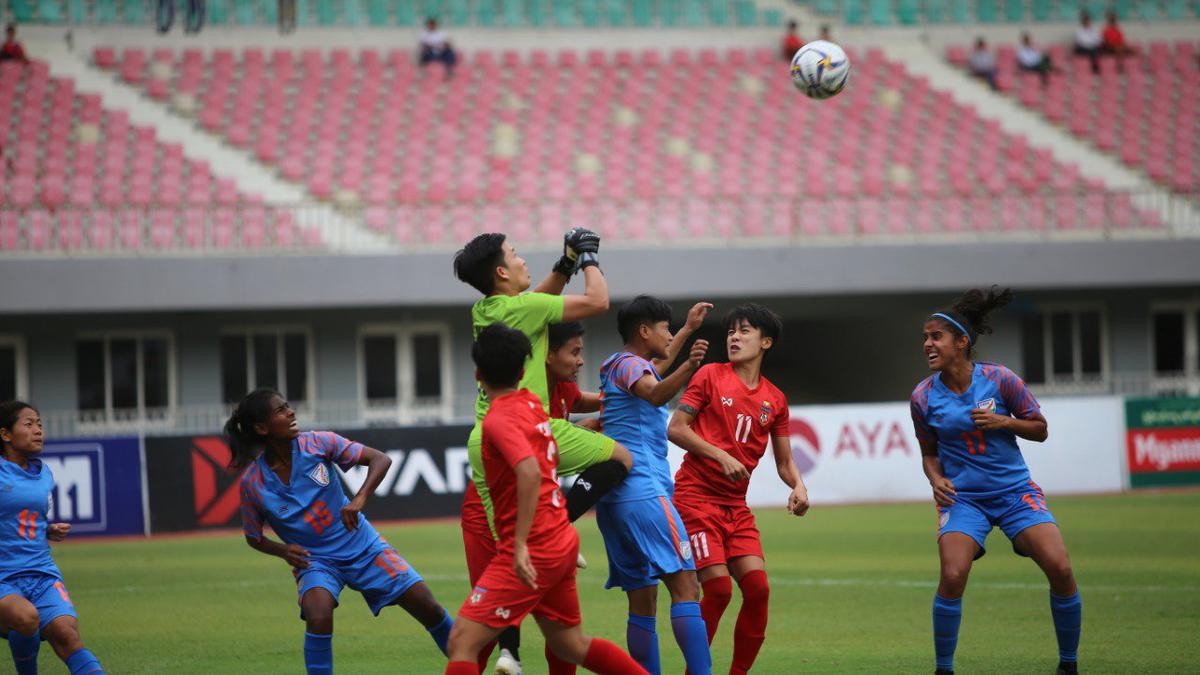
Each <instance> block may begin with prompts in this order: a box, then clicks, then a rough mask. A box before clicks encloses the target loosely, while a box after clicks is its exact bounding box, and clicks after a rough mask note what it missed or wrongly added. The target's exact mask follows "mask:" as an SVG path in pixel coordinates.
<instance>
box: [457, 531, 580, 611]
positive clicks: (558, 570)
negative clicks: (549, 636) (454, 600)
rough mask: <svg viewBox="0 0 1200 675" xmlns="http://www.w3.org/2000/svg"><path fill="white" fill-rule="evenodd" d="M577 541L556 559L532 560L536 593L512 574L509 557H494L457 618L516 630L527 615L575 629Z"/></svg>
mask: <svg viewBox="0 0 1200 675" xmlns="http://www.w3.org/2000/svg"><path fill="white" fill-rule="evenodd" d="M578 555H579V538H578V537H576V538H575V542H574V544H573V545H572V546H571V548H570V553H569V554H567V555H562V556H561V557H557V558H549V559H539V558H536V557H535V558H534V561H533V565H534V567H535V568H537V573H538V574H537V584H538V587H537V588H536V589H534V588H530V587H528V586H526V585H525V583H524V582H523V581H521V579H520V577H518V576H517V573H516V571H514V570H513V558H512V554H511V553H507V552H505V553H498V554H497V555H496V556H495V557H494V558H492V562H491V564H489V565H488V566H487V569H486V570H484V572H483V576H481V577H480V579H479V581H478V582H477V583H475V584H474V585H473V587H472V589H471V595H469V596H467V601H466V602H464V603H463V606H462V609H460V610H458V615H459V617H462V618H466V619H470V620H471V621H476V622H478V623H482V624H484V625H485V626H491V627H492V628H506V627H508V626H519V625H520V624H521V621H522V620H523V619H524V618H525V617H526V616H529V615H530V614H533V615H534V616H536V617H540V618H543V619H549V620H551V621H553V622H555V623H557V624H559V625H562V626H568V627H569V626H578V625H579V624H580V623H582V622H583V617H582V616H580V614H579V592H578V591H577V590H576V589H575V571H576V568H575V560H576V558H577V557H578Z"/></svg>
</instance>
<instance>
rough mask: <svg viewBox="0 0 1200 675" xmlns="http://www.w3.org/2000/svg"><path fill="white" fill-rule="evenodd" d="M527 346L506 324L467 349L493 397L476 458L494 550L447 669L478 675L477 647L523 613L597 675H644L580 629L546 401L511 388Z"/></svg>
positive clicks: (449, 673)
mask: <svg viewBox="0 0 1200 675" xmlns="http://www.w3.org/2000/svg"><path fill="white" fill-rule="evenodd" d="M531 352H532V348H531V346H530V343H529V338H527V337H526V336H525V334H524V333H522V332H521V331H518V330H514V329H511V328H508V327H507V326H505V325H503V324H492V325H490V326H488V327H487V328H484V329H483V330H482V331H481V332H480V333H479V336H478V338H477V339H476V342H475V345H474V346H473V347H472V348H471V358H472V359H473V360H474V361H475V368H476V377H477V378H478V379H479V381H480V384H481V385H482V387H483V389H484V391H485V392H486V394H487V397H488V400H489V401H490V402H491V406H490V408H489V409H488V412H487V415H486V416H485V417H484V419H483V426H482V431H483V437H482V438H483V444H482V449H481V459H482V461H483V466H484V476H485V480H486V481H487V486H488V491H489V493H490V494H491V497H492V509H493V510H492V517H493V524H494V525H495V528H496V555H495V557H493V558H492V560H491V562H490V563H488V566H487V568H486V569H485V570H484V571H483V574H482V575H481V576H480V578H479V580H478V582H477V583H476V584H475V586H474V588H473V589H472V590H471V594H470V596H468V598H467V601H466V602H465V603H463V606H462V609H461V610H459V621H458V623H456V624H455V628H454V630H453V631H451V633H450V644H449V647H448V649H447V651H448V653H449V656H450V662H449V663H448V664H447V666H446V675H467V674H470V675H478V674H479V666H478V664H477V663H476V659H477V657H478V654H479V651H480V650H481V649H482V648H483V647H484V646H486V645H487V644H489V643H490V642H492V641H493V640H495V639H496V637H497V636H498V635H499V634H500V632H501V631H502V630H503V629H505V628H506V627H509V626H518V625H520V624H521V621H522V620H523V619H524V618H525V617H526V616H527V615H529V614H533V616H534V618H535V619H536V620H537V622H538V626H539V627H540V628H541V630H542V633H543V635H545V637H546V643H547V644H548V645H549V646H550V649H551V650H553V652H554V654H555V655H557V656H558V658H560V659H562V660H564V661H567V662H569V663H574V664H578V665H582V666H583V667H584V668H587V669H588V670H590V671H592V672H595V673H601V674H603V675H607V674H609V673H611V674H612V675H627V674H629V673H633V674H639V673H642V674H644V673H646V671H645V669H643V668H642V667H641V666H639V665H638V664H637V662H636V661H634V660H633V659H632V658H630V657H629V655H628V654H626V653H625V652H624V651H622V650H621V648H620V647H618V646H616V645H615V644H613V643H612V642H609V641H607V640H603V639H601V638H593V637H591V636H588V635H585V634H584V632H583V630H581V628H580V622H581V619H580V613H579V594H578V592H577V591H576V588H575V570H576V567H575V557H576V554H577V553H578V552H579V535H578V533H576V532H575V528H573V527H571V524H570V522H569V521H568V520H567V512H566V508H565V501H566V500H565V499H564V498H563V494H562V490H560V489H559V487H558V470H557V467H558V448H557V446H556V445H555V443H554V435H553V433H552V432H551V431H550V420H549V417H547V415H546V413H545V411H544V410H543V409H542V402H541V401H540V400H538V398H537V396H535V395H534V394H533V393H531V392H530V391H528V390H526V389H521V390H518V389H517V384H518V383H519V382H520V380H521V377H522V374H523V371H524V364H525V359H526V358H528V357H529V355H530V353H531Z"/></svg>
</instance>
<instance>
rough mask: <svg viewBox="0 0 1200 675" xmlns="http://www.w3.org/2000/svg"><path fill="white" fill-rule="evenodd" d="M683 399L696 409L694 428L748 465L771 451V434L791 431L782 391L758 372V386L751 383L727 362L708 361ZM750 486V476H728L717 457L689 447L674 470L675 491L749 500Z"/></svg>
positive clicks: (730, 501) (729, 501) (716, 500)
mask: <svg viewBox="0 0 1200 675" xmlns="http://www.w3.org/2000/svg"><path fill="white" fill-rule="evenodd" d="M679 405H681V406H683V405H687V406H691V407H692V408H694V409H695V410H696V417H695V419H693V420H692V425H691V426H692V430H693V431H695V432H696V433H697V434H700V437H701V438H703V439H704V440H706V441H708V442H709V443H711V444H713V445H715V446H717V447H718V448H720V449H722V450H724V451H725V452H728V453H729V454H730V455H732V456H733V457H734V458H735V459H737V460H738V461H739V462H741V463H742V464H743V465H744V466H745V467H746V468H747V469H749V470H750V471H754V468H755V467H757V466H758V461H759V460H760V459H762V456H763V453H765V452H766V451H767V441H768V440H769V439H770V437H771V435H772V434H775V433H783V434H786V433H788V404H787V399H786V398H784V396H783V392H781V391H779V390H778V389H776V388H775V385H773V384H771V383H770V382H769V381H768V380H767V378H765V377H759V380H758V386H757V387H755V388H754V389H750V388H749V387H747V386H746V385H745V384H743V383H742V381H741V379H739V378H738V376H737V373H735V372H734V371H733V366H732V365H730V364H728V363H710V364H708V365H707V366H704V367H703V368H701V369H700V370H698V371H696V374H695V375H693V376H692V381H691V383H690V384H688V387H687V390H686V391H684V392H683V397H682V398H681V399H680V400H679ZM748 486H749V482H748V481H738V482H734V481H731V480H729V479H728V478H726V477H725V474H724V473H722V472H721V469H720V466H719V465H718V464H717V463H716V462H715V461H713V460H710V459H704V458H702V457H700V456H699V455H695V454H692V453H690V452H689V453H686V454H685V455H684V458H683V466H681V467H680V468H679V472H678V473H676V474H675V494H676V496H679V497H684V498H698V499H703V500H704V501H706V502H709V503H713V504H725V505H739V504H745V503H746V488H747V487H748Z"/></svg>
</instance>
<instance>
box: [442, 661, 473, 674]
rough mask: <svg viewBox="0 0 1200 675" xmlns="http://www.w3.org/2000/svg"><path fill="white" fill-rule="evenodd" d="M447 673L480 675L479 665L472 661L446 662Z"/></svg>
mask: <svg viewBox="0 0 1200 675" xmlns="http://www.w3.org/2000/svg"><path fill="white" fill-rule="evenodd" d="M446 675H479V666H477V665H475V663H474V662H472V661H451V662H450V663H447V664H446Z"/></svg>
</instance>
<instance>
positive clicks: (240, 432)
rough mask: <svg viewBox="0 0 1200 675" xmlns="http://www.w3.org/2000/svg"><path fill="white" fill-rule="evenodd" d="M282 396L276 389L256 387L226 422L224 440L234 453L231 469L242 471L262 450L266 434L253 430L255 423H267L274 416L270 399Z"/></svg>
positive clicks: (230, 464)
mask: <svg viewBox="0 0 1200 675" xmlns="http://www.w3.org/2000/svg"><path fill="white" fill-rule="evenodd" d="M275 396H280V394H279V392H277V391H275V390H274V389H255V390H254V391H252V392H250V393H249V394H246V396H245V397H244V398H242V400H241V402H240V403H238V405H237V408H236V409H234V411H233V414H232V415H230V417H229V420H228V421H227V422H225V429H224V431H225V442H226V443H228V444H229V450H230V452H231V453H232V456H231V457H230V459H229V470H230V471H241V470H242V469H244V468H246V467H247V466H248V465H249V464H250V463H251V462H253V461H254V460H255V459H258V455H259V453H260V452H262V447H263V445H264V441H263V437H262V436H261V435H259V433H258V432H256V431H255V430H254V425H256V424H259V423H262V422H266V421H267V420H268V419H269V418H270V417H271V399H272V398H273V397H275Z"/></svg>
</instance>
